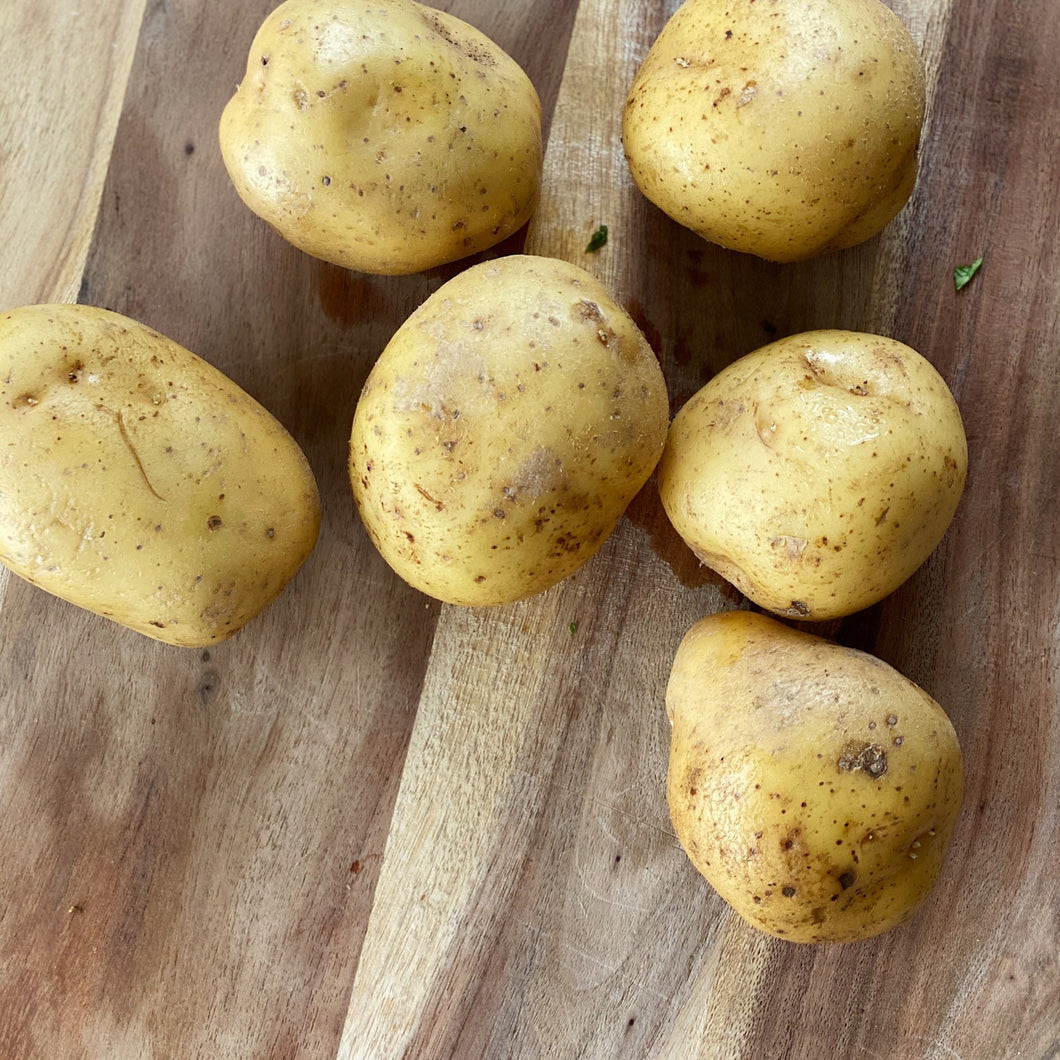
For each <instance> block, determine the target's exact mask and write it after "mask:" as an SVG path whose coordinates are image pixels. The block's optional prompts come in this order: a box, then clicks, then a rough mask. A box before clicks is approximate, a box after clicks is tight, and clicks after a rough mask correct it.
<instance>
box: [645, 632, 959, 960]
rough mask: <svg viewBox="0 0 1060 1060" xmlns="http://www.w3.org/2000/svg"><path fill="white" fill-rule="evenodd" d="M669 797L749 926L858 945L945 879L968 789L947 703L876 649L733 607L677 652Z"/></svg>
mask: <svg viewBox="0 0 1060 1060" xmlns="http://www.w3.org/2000/svg"><path fill="white" fill-rule="evenodd" d="M666 709H667V713H668V715H669V717H670V721H671V723H672V725H673V732H672V741H671V748H670V765H669V772H668V778H667V798H668V802H669V806H670V815H671V818H672V820H673V824H674V829H675V831H676V832H677V837H678V839H679V840H680V842H681V845H682V846H683V847H684V849H685V851H686V852H687V853H688V856H689V858H690V859H691V860H692V863H693V864H694V865H695V866H696V868H697V869H698V870H699V871H700V872H701V873H702V874H703V876H705V877H706V879H707V880H708V881H709V882H710V884H711V885H712V886H713V887H714V889H715V890H716V891H717V892H718V894H720V895H721V897H722V898H724V899H725V901H726V902H728V903H729V905H731V906H732V907H733V909H735V910H736V912H737V913H739V914H740V916H742V917H743V918H744V919H745V920H746V921H748V922H749V923H750V924H752V925H754V926H755V927H756V928H759V929H761V930H762V931H767V932H769V933H770V934H771V935H776V936H777V937H778V938H782V939H788V940H790V941H792V942H851V941H855V940H857V939H864V938H869V937H870V936H872V935H876V934H879V933H880V932H882V931H886V930H888V929H889V928H892V927H895V926H896V925H898V924H900V923H902V921H904V920H906V919H907V918H908V917H909V916H911V915H912V913H913V912H914V911H915V910H916V909H917V907H918V906H919V905H920V904H921V903H922V902H923V900H924V899H925V898H926V897H927V895H928V894H929V893H930V892H931V890H932V888H933V887H934V886H935V882H936V880H937V878H938V875H939V872H940V870H941V868H942V865H943V862H944V859H945V856H946V851H947V849H948V847H949V843H950V838H951V836H952V834H953V829H954V826H955V824H956V821H957V817H958V814H959V812H960V807H961V798H962V793H963V778H962V768H961V751H960V746H959V745H958V742H957V735H956V733H955V732H954V730H953V726H952V725H951V724H950V721H949V719H948V718H947V717H946V715H945V713H943V711H942V708H941V707H939V705H938V704H937V703H936V702H935V701H934V700H933V699H932V698H931V697H930V696H928V695H927V693H925V692H924V691H923V690H922V689H920V688H918V687H917V686H916V685H915V684H913V683H912V682H911V681H909V680H908V679H907V678H905V677H903V676H902V675H901V674H900V673H898V671H897V670H894V669H893V668H892V667H890V666H888V665H887V664H886V663H884V662H882V661H881V660H879V659H877V658H875V657H873V656H871V655H867V654H865V653H864V652H859V651H854V650H853V649H851V648H843V647H840V646H838V645H836V644H832V643H830V642H829V641H826V640H824V639H822V638H820V637H815V636H812V635H810V634H808V633H803V632H799V631H797V630H793V629H789V628H788V627H787V626H784V625H782V624H781V623H779V622H777V621H776V620H775V619H771V618H766V617H765V616H764V615H757V614H749V613H747V612H729V613H725V614H719V615H713V616H711V617H709V618H705V619H702V620H700V621H699V622H698V623H696V625H694V626H693V627H692V628H691V629H690V630H689V631H688V633H687V634H686V636H685V638H684V640H683V641H682V642H681V645H680V647H679V648H678V651H677V654H676V656H675V658H674V663H673V669H672V671H671V675H670V681H669V685H668V686H667V692H666Z"/></svg>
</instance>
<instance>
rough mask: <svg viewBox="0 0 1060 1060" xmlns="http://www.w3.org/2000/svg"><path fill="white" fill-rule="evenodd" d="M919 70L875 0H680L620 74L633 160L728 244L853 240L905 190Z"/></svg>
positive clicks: (652, 183)
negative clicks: (630, 74)
mask: <svg viewBox="0 0 1060 1060" xmlns="http://www.w3.org/2000/svg"><path fill="white" fill-rule="evenodd" d="M924 81H925V78H924V64H923V61H922V59H921V58H920V55H919V53H918V51H917V48H916V45H915V44H914V42H913V39H912V38H911V37H910V35H909V32H908V31H907V30H906V29H905V27H904V26H903V25H902V23H901V22H900V21H899V20H898V18H897V17H896V16H895V15H894V14H893V13H892V12H891V11H890V10H889V9H888V8H887V7H885V6H884V5H883V4H882V3H880V2H879V0H784V3H781V4H778V3H776V2H773V3H767V2H764V0H763V2H758V3H756V2H755V0H732V2H730V3H724V4H722V3H718V2H717V0H687V2H686V3H685V4H684V5H683V6H682V7H680V8H679V9H678V11H677V12H676V14H675V15H674V16H673V18H672V19H671V20H670V22H669V23H668V24H667V25H666V26H665V27H664V29H663V31H662V33H661V34H660V35H659V38H658V39H657V40H656V42H655V44H654V45H653V47H652V48H651V50H650V52H649V53H648V56H647V58H646V59H645V60H644V63H643V64H642V66H641V67H640V70H639V71H638V73H637V75H636V77H635V79H634V81H633V85H632V87H631V89H630V92H629V96H628V98H627V101H626V106H625V111H624V115H623V141H624V145H625V151H626V157H627V159H628V162H629V168H630V171H631V173H632V175H633V179H634V181H635V182H636V184H637V186H638V187H639V188H640V189H641V191H642V192H643V193H644V194H645V195H646V196H647V197H648V198H649V199H650V200H651V201H652V202H654V203H655V204H656V205H657V206H659V207H660V208H661V209H662V210H664V211H665V212H666V213H667V214H669V215H670V217H672V218H673V219H674V220H676V221H678V222H679V223H680V224H682V225H684V226H686V227H687V228H690V229H691V230H692V231H693V232H697V233H698V234H699V235H701V236H703V237H704V238H705V239H708V240H710V241H711V242H713V243H718V244H720V245H721V246H723V247H728V248H729V249H731V250H739V251H744V252H746V253H750V254H757V255H758V256H759V257H763V258H767V259H770V260H773V261H799V260H801V259H804V258H810V257H813V256H815V255H818V254H823V253H826V252H828V251H833V250H838V249H840V248H843V247H850V246H853V245H854V244H855V243H860V242H862V241H863V240H866V239H868V238H869V237H870V236H873V235H875V234H876V233H877V232H879V231H880V230H881V229H882V228H883V227H884V226H885V225H886V224H887V223H888V222H889V221H890V220H891V219H892V218H893V217H894V215H895V214H897V213H898V211H899V210H900V209H901V208H902V206H903V205H904V204H905V202H906V200H907V199H908V198H909V196H910V194H911V192H912V190H913V185H914V182H915V180H916V171H917V146H918V144H919V141H920V132H921V127H922V125H923V121H924Z"/></svg>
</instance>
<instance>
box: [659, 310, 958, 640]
mask: <svg viewBox="0 0 1060 1060" xmlns="http://www.w3.org/2000/svg"><path fill="white" fill-rule="evenodd" d="M967 469H968V448H967V443H966V440H965V436H964V427H963V425H962V423H961V415H960V411H959V410H958V408H957V404H956V402H955V401H954V400H953V395H952V394H951V393H950V391H949V389H948V388H947V386H946V384H945V382H944V381H943V380H942V377H941V376H940V375H939V374H938V372H936V371H935V369H934V368H933V367H932V366H931V364H929V363H928V361H927V360H925V359H924V358H923V357H921V356H920V354H918V353H917V352H916V351H915V350H912V349H910V348H909V347H908V346H905V345H903V344H902V343H900V342H896V341H895V340H894V339H888V338H883V337H881V336H879V335H868V334H864V333H860V332H851V331H809V332H804V333H802V334H799V335H792V336H790V337H788V338H785V339H780V340H779V341H777V342H773V343H770V344H769V345H768V346H764V347H762V348H761V349H759V350H756V351H755V352H754V353H751V354H748V355H747V356H746V357H742V358H740V359H739V360H738V361H736V362H734V363H733V364H731V365H729V366H728V367H727V368H725V369H724V370H723V371H721V372H719V373H718V375H716V376H715V377H714V378H713V379H711V380H710V382H709V383H707V385H706V386H704V387H703V389H702V390H700V391H699V393H697V394H696V395H695V396H694V397H692V398H691V400H689V401H688V402H687V403H686V404H685V406H684V407H683V408H682V409H681V410H680V411H679V412H678V414H677V415H676V416H675V417H674V422H673V424H672V426H671V428H670V435H669V439H668V441H667V445H666V452H665V453H664V454H663V458H662V461H661V462H660V465H659V476H658V479H659V492H660V495H661V497H662V501H663V505H664V507H665V508H666V512H667V514H668V515H669V517H670V521H671V522H672V523H673V525H674V528H675V529H676V530H677V532H678V533H679V534H680V535H681V537H683V538H684V540H685V541H686V542H687V543H688V545H689V546H690V547H691V548H692V550H693V551H694V552H695V553H696V555H697V556H698V557H699V558H700V559H701V560H702V561H703V562H704V563H705V564H706V565H707V566H709V567H711V568H713V569H714V570H715V571H717V572H718V573H719V574H721V575H722V576H723V577H725V578H727V579H728V580H729V581H731V582H732V583H733V584H734V585H735V586H736V587H737V588H738V589H739V590H740V591H741V592H743V593H744V594H745V595H747V596H749V597H750V598H751V599H752V600H754V601H755V603H757V604H759V605H760V606H762V607H764V608H767V609H768V610H770V611H773V612H775V613H777V614H782V615H790V616H792V617H796V618H807V619H811V620H818V619H827V618H837V617H840V616H842V615H848V614H851V613H852V612H854V611H858V610H861V609H862V608H865V607H868V606H870V605H871V604H874V603H876V602H877V601H878V600H880V599H882V598H883V597H884V596H886V595H887V594H888V593H890V592H892V591H893V590H895V589H896V588H897V587H898V586H899V585H901V584H902V582H904V581H905V580H906V579H907V578H908V577H909V576H910V575H911V574H912V573H913V572H914V571H915V570H916V569H917V568H918V567H919V566H920V565H921V564H922V563H923V562H924V560H926V559H927V557H928V556H929V555H930V553H931V552H932V550H933V549H934V548H935V547H936V546H937V545H938V543H939V541H941V539H942V537H943V535H944V534H945V532H946V529H947V527H948V526H949V524H950V522H951V520H952V519H953V516H954V513H955V511H956V509H957V504H958V502H959V500H960V497H961V493H962V491H963V489H964V480H965V475H966V473H967Z"/></svg>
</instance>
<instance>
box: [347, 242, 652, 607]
mask: <svg viewBox="0 0 1060 1060" xmlns="http://www.w3.org/2000/svg"><path fill="white" fill-rule="evenodd" d="M668 415H669V407H668V401H667V396H666V385H665V382H664V380H663V376H662V371H661V369H660V368H659V364H658V361H657V360H656V358H655V354H654V353H653V352H652V349H651V347H650V346H649V345H648V343H647V341H646V340H645V338H644V336H643V335H642V334H641V333H640V331H639V330H638V329H637V327H636V325H635V324H634V323H633V321H632V320H631V319H630V317H629V315H628V314H627V313H626V312H625V311H624V310H623V309H622V308H621V307H620V306H619V305H618V304H617V303H616V302H615V299H614V297H613V296H612V294H611V293H610V292H609V291H608V290H607V289H606V288H605V287H604V286H603V285H602V284H600V283H599V281H597V280H596V279H594V278H593V277H592V276H591V275H590V274H589V273H587V272H585V271H584V270H583V269H580V268H578V267H577V266H575V265H570V264H568V263H567V262H563V261H558V260H554V259H551V258H543V257H532V256H526V255H516V256H512V257H507V258H499V259H497V260H496V261H488V262H484V263H482V264H479V265H476V266H474V267H473V268H470V269H467V270H466V271H464V272H462V273H461V274H460V275H458V276H456V277H455V278H454V279H452V280H450V281H449V282H448V283H446V284H445V285H443V286H442V287H441V288H439V289H438V290H437V291H436V292H435V293H434V294H433V295H431V297H430V298H428V299H427V301H426V302H424V303H423V305H421V306H420V307H419V309H417V310H416V311H415V312H414V313H413V314H412V315H411V316H410V317H409V319H408V320H407V321H406V322H405V323H404V324H403V325H402V326H401V328H400V329H399V330H398V331H397V333H396V334H395V335H394V337H393V338H392V340H391V341H390V343H389V344H388V345H387V347H386V349H385V350H384V351H383V353H382V354H381V356H380V357H379V360H378V362H377V363H376V365H375V368H374V369H373V371H372V373H371V375H370V376H369V377H368V380H367V382H366V384H365V387H364V391H363V393H362V394H361V398H360V401H359V402H358V405H357V411H356V414H355V416H354V422H353V430H352V434H351V439H350V479H351V482H352V485H353V493H354V498H355V499H356V502H357V507H358V510H359V511H360V514H361V519H362V521H363V523H364V525H365V527H366V529H367V531H368V533H369V535H370V536H371V538H372V540H373V541H374V542H375V544H376V546H377V547H378V549H379V551H380V552H381V553H382V555H383V557H384V558H385V559H386V561H387V562H388V563H389V564H390V566H391V567H393V569H394V570H395V571H397V573H398V574H400V575H401V576H402V577H403V578H404V579H405V580H406V581H408V582H409V583H410V584H411V585H414V586H415V587H416V588H418V589H420V590H422V591H423V592H425V593H428V594H429V595H431V596H434V597H437V598H438V599H440V600H444V601H446V602H448V603H455V604H468V605H486V604H502V603H508V602H511V601H513V600H518V599H521V598H522V597H525V596H529V595H531V594H532V593H538V592H542V591H543V590H545V589H547V588H549V587H550V586H551V585H554V584H555V583H556V582H558V581H559V580H560V579H562V578H564V577H566V576H567V575H568V574H571V573H572V572H573V571H575V570H577V569H578V568H579V567H581V566H582V564H584V563H585V562H586V561H587V560H588V559H589V558H590V557H591V556H592V555H593V554H594V553H595V552H596V551H597V549H599V548H600V546H601V545H602V544H603V542H604V541H605V540H606V538H607V537H608V535H609V534H610V533H611V531H612V530H613V529H614V527H615V524H616V523H617V522H618V520H619V519H620V518H621V516H622V513H623V512H624V511H625V509H626V506H627V505H628V504H629V502H630V501H631V500H632V499H633V497H634V495H635V494H636V493H637V491H638V490H639V489H640V488H641V486H643V485H644V483H645V482H646V481H647V479H648V477H649V475H651V473H652V470H653V469H654V468H655V465H656V462H657V461H658V459H659V454H660V453H661V452H662V447H663V443H664V442H665V439H666V427H667V421H668Z"/></svg>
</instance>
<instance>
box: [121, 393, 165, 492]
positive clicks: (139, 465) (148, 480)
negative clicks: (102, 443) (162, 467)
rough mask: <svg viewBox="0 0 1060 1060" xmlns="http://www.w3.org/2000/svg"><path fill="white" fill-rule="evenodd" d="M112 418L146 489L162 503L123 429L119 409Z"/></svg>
mask: <svg viewBox="0 0 1060 1060" xmlns="http://www.w3.org/2000/svg"><path fill="white" fill-rule="evenodd" d="M114 418H115V419H116V420H117V421H118V431H119V432H120V433H121V440H122V441H123V442H124V443H125V444H126V445H127V446H128V448H129V452H130V453H132V458H133V460H135V461H136V466H137V468H139V470H140V474H141V475H142V476H143V480H144V482H146V483H147V488H148V489H149V490H150V491H151V492H152V493H153V494H154V495H155V496H156V497H157V498H158V499H159V500H160V501H164V500H165V499H166V498H165V497H163V496H162V494H161V493H159V492H158V490H156V489H155V488H154V486H152V485H151V480H150V479H149V478H148V477H147V472H146V471H145V470H144V465H143V461H142V460H141V459H140V454H139V453H138V452H137V451H136V446H134V445H133V443H132V439H131V438H130V437H129V432H128V431H127V430H126V429H125V420H124V419H122V415H121V409H118V411H117V412H115V413H114Z"/></svg>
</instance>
